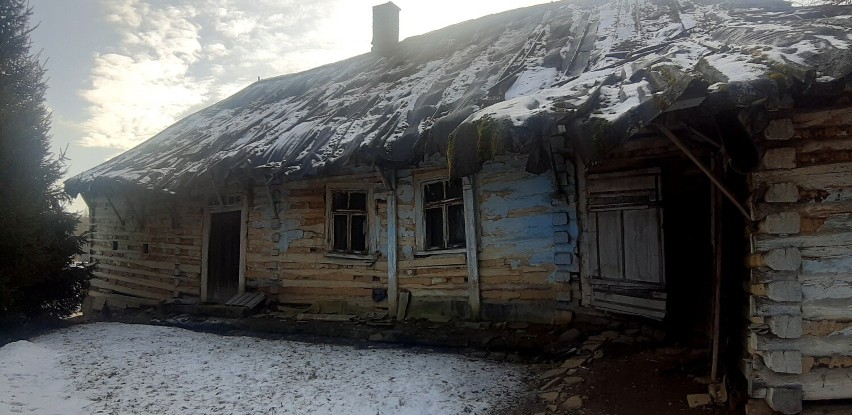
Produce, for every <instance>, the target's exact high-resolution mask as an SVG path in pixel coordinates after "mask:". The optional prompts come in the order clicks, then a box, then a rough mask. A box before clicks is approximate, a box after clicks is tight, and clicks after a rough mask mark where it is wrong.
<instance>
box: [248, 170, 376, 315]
mask: <svg viewBox="0 0 852 415" xmlns="http://www.w3.org/2000/svg"><path fill="white" fill-rule="evenodd" d="M326 185H332V186H335V185H337V186H343V187H346V188H351V189H361V188H370V189H372V199H373V201H374V203H373V206H374V210H373V211H372V212H370V213H369V214H370V217H369V223H370V226H371V229H370V232H371V233H372V234H373V235H380V237H377V239H378V242H377V243H374V244H373V246H371V254H370V255H367V256H365V257H364V258H348V257H346V256H345V255H334V254H329V253H328V252H327V248H326V246H327V244H326V239H325V238H326V235H325V227H326V202H325V199H326ZM269 190H270V191H267V189H266V188H265V186H258V187H256V188H255V189H254V191H253V193H254V195H255V196H254V198H253V203H252V206H251V207H250V209H249V218H248V221H249V226H248V246H247V253H246V289H247V290H259V291H262V292H265V293H267V294H268V295H269V297H271V298H274V299H276V300H277V301H278V302H279V303H284V304H312V303H315V302H318V301H347V302H349V303H353V304H357V305H362V306H376V307H387V300H386V299H384V298H382V299H381V300H379V301H374V299H373V294H374V290H384V289H386V288H387V242H386V238H387V231H386V226H387V219H386V218H387V203H386V201H387V191H386V189H385V188H384V187H383V185H382V184H381V181H380V179H379V178H378V176H377V175H375V174H361V175H350V176H345V177H332V178H328V179H324V180H318V179H314V180H302V181H295V182H290V183H285V184H283V185H280V186H273V187H271V188H270V189H269ZM270 196H271V198H270ZM368 197H369V195H368ZM276 212H277V214H276ZM377 294H380V293H377ZM377 298H381V295H378V296H377Z"/></svg>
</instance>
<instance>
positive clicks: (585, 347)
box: [581, 341, 603, 352]
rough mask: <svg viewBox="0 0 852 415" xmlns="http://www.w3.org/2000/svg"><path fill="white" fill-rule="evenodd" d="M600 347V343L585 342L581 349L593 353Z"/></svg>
mask: <svg viewBox="0 0 852 415" xmlns="http://www.w3.org/2000/svg"><path fill="white" fill-rule="evenodd" d="M601 345H603V343H602V342H597V341H587V342H585V343H583V347H582V348H581V349H582V350H586V351H589V352H594V351H595V350H598V349H599V348H600V347H601Z"/></svg>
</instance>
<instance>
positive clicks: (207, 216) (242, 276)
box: [201, 194, 248, 302]
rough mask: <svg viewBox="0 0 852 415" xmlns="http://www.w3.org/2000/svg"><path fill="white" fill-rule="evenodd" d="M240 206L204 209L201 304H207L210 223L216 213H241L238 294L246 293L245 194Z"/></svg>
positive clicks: (246, 210) (246, 213) (246, 217)
mask: <svg viewBox="0 0 852 415" xmlns="http://www.w3.org/2000/svg"><path fill="white" fill-rule="evenodd" d="M239 196H240V201H241V203H240V204H239V205H237V204H234V205H226V206H221V205H218V206H207V207H205V208H204V221H203V223H202V225H201V226H202V228H201V229H202V232H201V302H207V284H208V281H207V271H208V265H207V260H208V257H209V251H210V225H211V224H210V222H211V216H212V215H213V214H216V213H225V212H235V211H240V261H239V282H238V285H237V294H243V293H244V292H245V291H246V247H247V246H248V200H247V197H246V195H245V194H240V195H239Z"/></svg>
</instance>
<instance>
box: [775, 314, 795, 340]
mask: <svg viewBox="0 0 852 415" xmlns="http://www.w3.org/2000/svg"><path fill="white" fill-rule="evenodd" d="M767 324H768V325H769V330H770V331H771V332H772V334H774V335H776V336H778V337H780V338H782V339H795V338H798V337H802V332H803V330H802V317H801V316H772V317H768V318H767Z"/></svg>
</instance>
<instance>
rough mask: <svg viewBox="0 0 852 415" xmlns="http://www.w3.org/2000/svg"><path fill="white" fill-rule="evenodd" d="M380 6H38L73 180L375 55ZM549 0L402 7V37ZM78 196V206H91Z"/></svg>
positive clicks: (308, 2) (51, 103)
mask: <svg viewBox="0 0 852 415" xmlns="http://www.w3.org/2000/svg"><path fill="white" fill-rule="evenodd" d="M382 2H383V1H382V0H370V1H366V0H251V1H245V0H33V1H32V2H31V3H30V5H31V6H32V8H33V16H32V17H31V21H30V23H31V25H33V26H35V25H38V26H37V27H36V28H35V30H34V31H33V32H32V34H31V39H32V42H33V52H36V53H40V57H41V60H42V61H43V62H45V66H46V68H47V76H48V80H47V83H48V91H47V104H48V107H49V108H50V110H51V112H52V135H53V144H54V150H55V151H56V152H57V153H58V152H59V151H65V154H66V156H67V157H68V159H69V162H68V173H67V175H66V177H70V176H73V175H76V174H79V173H81V172H83V171H86V170H88V169H90V168H92V167H94V166H96V165H98V164H100V163H102V162H104V161H106V160H108V159H109V158H111V157H114V156H116V155H118V154H121V153H122V152H124V151H125V150H127V149H130V148H132V147H133V146H135V145H137V144H139V143H141V142H143V141H145V140H146V139H148V138H150V137H152V136H154V135H155V134H156V133H158V132H159V131H161V130H163V129H165V128H166V127H168V126H169V125H171V124H173V123H174V122H176V121H178V120H180V119H181V118H183V117H185V116H187V115H189V114H191V113H193V112H195V111H198V110H200V109H202V108H205V107H207V106H209V105H212V104H214V103H216V102H218V101H220V100H222V99H224V98H226V97H228V96H230V95H231V94H233V93H235V92H237V91H239V90H240V89H242V88H244V87H246V86H248V85H249V84H251V83H252V82H254V81H257V80H258V78H268V77H272V76H277V75H284V74H288V73H293V72H299V71H303V70H307V69H310V68H313V67H316V66H320V65H323V64H326V63H331V62H336V61H339V60H342V59H345V58H348V57H352V56H356V55H359V54H362V53H366V52H369V50H370V41H371V39H372V6H374V5H376V4H380V3H382ZM546 2H547V1H546V0H428V1H427V0H395V1H394V3H395V4H396V5H397V6H399V7H400V8H401V11H400V39H404V38H406V37H410V36H414V35H418V34H422V33H426V32H430V31H432V30H436V29H440V28H442V27H445V26H448V25H451V24H454V23H458V22H462V21H465V20H470V19H474V18H477V17H481V16H484V15H487V14H491V13H497V12H500V11H504V10H509V9H514V8H519V7H524V6H529V5H533V4H540V3H546ZM85 209H86V208H85V204H84V203H83V201H82V199H80V198H78V199H77V200H75V201H74V203H73V204H72V205H71V207H70V210H72V211H80V212H84V211H85Z"/></svg>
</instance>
